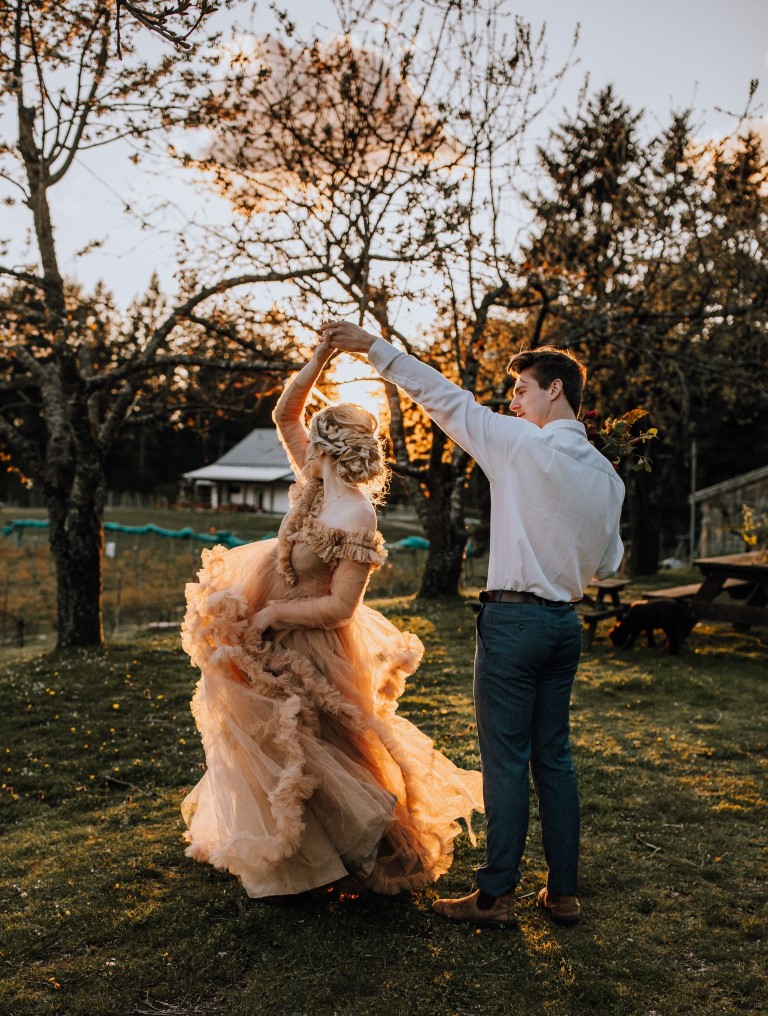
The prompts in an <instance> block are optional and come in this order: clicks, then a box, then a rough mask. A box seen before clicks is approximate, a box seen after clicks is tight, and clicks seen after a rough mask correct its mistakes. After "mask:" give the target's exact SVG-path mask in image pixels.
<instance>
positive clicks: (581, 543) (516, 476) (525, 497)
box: [368, 339, 624, 600]
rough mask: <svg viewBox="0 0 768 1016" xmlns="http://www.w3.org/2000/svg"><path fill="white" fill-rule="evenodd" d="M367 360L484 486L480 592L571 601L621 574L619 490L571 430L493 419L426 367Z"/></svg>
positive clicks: (393, 358)
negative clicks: (484, 584) (461, 454)
mask: <svg viewBox="0 0 768 1016" xmlns="http://www.w3.org/2000/svg"><path fill="white" fill-rule="evenodd" d="M368 359H369V360H370V362H371V364H373V366H374V367H375V368H376V370H377V371H378V372H379V373H380V374H381V375H382V377H384V378H386V379H387V380H388V381H392V382H394V383H395V384H396V385H397V386H398V387H399V388H402V389H403V391H405V392H406V393H407V394H408V395H409V396H410V397H411V398H412V399H413V400H414V402H418V404H419V405H420V406H422V407H423V408H424V409H425V410H426V412H427V413H429V415H430V416H431V417H432V418H433V419H434V420H435V422H436V423H437V424H438V425H439V426H440V427H441V428H442V429H443V430H444V431H445V433H446V434H447V435H448V436H449V437H450V438H452V439H453V440H454V441H455V442H456V443H457V444H458V445H460V446H461V447H462V448H463V449H464V450H465V451H467V452H468V453H469V454H470V455H471V456H472V457H473V458H474V459H475V461H476V462H477V464H478V465H479V466H480V468H481V469H482V470H483V472H484V473H485V475H486V476H487V477H488V480H489V482H490V485H491V546H490V555H489V564H488V588H489V589H511V590H517V591H519V592H528V593H535V594H536V595H537V596H543V597H545V598H546V599H548V600H578V599H580V598H581V595H582V592H583V590H584V587H585V586H586V585H587V584H588V582H589V581H590V579H591V578H592V576H593V575H598V576H599V577H605V576H606V575H609V574H610V573H611V572H613V571H615V570H616V569H617V568H618V567H619V565H620V564H621V557H622V552H623V547H622V543H621V538H620V536H619V520H620V515H621V505H622V502H623V500H624V484H623V483H622V481H621V478H620V477H619V476H618V474H617V473H616V470H615V469H614V468H613V466H612V464H611V463H610V462H609V461H608V460H607V459H606V458H605V456H604V455H601V454H600V452H599V451H597V449H596V448H594V447H593V445H591V444H590V443H589V441H588V440H587V435H586V431H585V429H584V425H583V424H581V423H579V422H578V421H577V420H554V421H553V422H552V423H548V424H547V425H546V426H545V427H537V426H536V425H535V424H533V423H530V422H529V421H528V420H520V419H517V417H512V416H500V415H499V414H498V413H495V412H493V410H491V409H489V408H488V407H487V406H481V405H479V404H478V403H477V402H476V401H475V399H474V397H473V396H472V395H471V393H470V392H466V391H464V390H463V389H461V388H459V387H458V386H457V385H455V384H453V383H452V382H451V381H448V380H447V379H446V378H444V377H443V376H442V374H439V373H438V372H437V371H436V370H433V369H432V367H429V366H427V365H426V364H424V363H421V361H419V360H417V359H416V358H415V357H413V356H408V355H407V354H406V353H401V352H399V351H398V350H396V349H395V348H394V346H392V345H390V344H389V343H388V342H386V341H385V340H384V339H377V340H376V341H375V342H374V343H373V345H372V346H371V348H370V351H369V353H368Z"/></svg>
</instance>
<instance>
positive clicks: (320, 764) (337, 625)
mask: <svg viewBox="0 0 768 1016" xmlns="http://www.w3.org/2000/svg"><path fill="white" fill-rule="evenodd" d="M322 489H323V488H322V482H321V481H319V480H310V481H309V482H307V483H306V484H305V485H304V486H303V488H298V494H294V501H293V507H292V509H291V510H290V511H289V513H288V514H287V515H286V517H285V519H284V520H283V524H282V525H281V527H280V532H279V535H278V537H277V539H273V540H264V541H261V542H259V543H253V544H249V545H248V546H244V547H238V548H236V549H234V550H225V549H224V548H223V547H215V548H214V549H213V550H210V551H203V567H202V569H201V571H200V572H199V573H198V577H199V582H197V583H190V584H189V585H188V586H187V604H188V607H187V614H186V617H185V620H184V625H183V628H182V641H183V645H184V648H185V650H186V651H187V653H189V656H190V659H191V662H192V663H193V664H194V665H195V666H197V667H199V668H200V670H201V672H202V677H201V679H200V681H199V683H198V686H197V689H196V691H195V695H194V698H193V701H192V711H193V713H194V716H195V719H196V721H197V725H198V728H199V730H200V733H201V735H202V740H203V746H204V748H205V756H206V763H207V771H206V773H205V775H204V776H203V778H202V779H201V780H200V782H199V783H198V784H197V786H196V787H195V788H194V789H193V790H192V791H191V793H190V794H189V795H188V796H187V797H186V799H185V800H184V802H183V805H182V814H183V816H184V820H185V822H186V824H187V831H186V833H185V837H186V839H187V841H188V843H189V845H188V847H187V849H186V853H187V855H188V856H190V857H194V858H196V859H197V860H199V861H206V862H208V863H209V864H212V865H214V866H215V867H217V868H220V869H226V870H227V871H230V872H232V874H234V875H237V876H238V877H239V879H240V880H241V882H242V884H243V886H244V887H245V890H246V892H247V893H248V894H249V896H254V897H261V896H274V895H284V894H294V893H300V892H303V891H305V890H309V889H313V888H316V887H319V886H324V885H328V884H330V883H333V882H334V881H339V880H340V879H342V878H344V877H345V876H346V875H349V874H352V875H354V876H356V877H357V878H358V879H360V880H362V881H364V883H365V884H366V885H367V886H368V887H369V888H371V889H373V890H374V891H376V892H380V893H397V892H399V891H400V890H401V889H410V888H413V887H416V886H419V885H423V884H425V883H428V882H432V881H434V880H435V879H437V878H438V877H439V876H440V875H442V874H443V873H444V872H446V871H447V870H448V868H449V867H450V865H451V860H452V856H453V841H454V838H455V837H456V835H457V834H458V833H459V832H460V831H461V826H460V825H459V824H458V822H457V819H463V820H464V821H465V822H466V823H467V826H468V828H469V832H470V836H471V835H472V830H471V826H470V818H471V814H472V811H473V809H477V810H482V784H481V776H480V773H479V772H475V771H466V770H462V769H459V768H457V767H456V766H454V765H453V763H452V762H450V761H449V760H448V759H447V758H446V757H445V756H444V755H442V754H441V753H440V752H439V751H436V750H435V748H434V747H433V745H432V742H431V741H430V739H429V738H428V737H427V736H426V735H425V734H423V733H422V732H421V731H420V730H419V729H418V728H417V727H415V726H414V725H413V724H412V723H409V722H408V721H407V720H405V719H403V718H402V717H400V716H397V714H396V710H397V700H398V697H399V696H400V695H401V694H402V692H403V688H404V685H405V681H406V678H407V677H408V676H409V675H410V674H412V673H413V671H414V670H415V669H416V667H417V665H418V663H419V660H420V659H421V656H422V653H423V646H422V644H421V642H420V641H419V639H418V638H416V636H415V635H412V634H410V633H402V632H400V631H398V630H397V629H396V628H395V627H394V625H392V624H391V623H390V622H389V621H387V620H386V618H384V617H383V616H382V615H381V614H379V613H378V612H377V611H374V610H371V609H370V608H369V607H366V606H364V605H363V603H362V602H361V601H362V596H363V593H364V590H365V585H366V583H367V580H368V576H369V574H370V571H371V569H372V568H375V567H380V566H381V564H382V563H383V562H384V560H385V557H386V551H385V550H384V548H383V540H382V537H381V534H380V533H379V532H358V533H349V532H346V531H344V530H341V529H333V528H329V527H327V526H326V525H324V524H322V523H321V522H319V521H317V519H316V516H317V514H318V512H319V510H320V507H321V505H322V496H323V495H322ZM268 600H271V601H275V600H278V601H280V603H279V608H278V609H279V620H278V622H276V625H275V628H274V630H273V629H269V630H268V631H267V632H266V633H264V635H263V636H262V635H261V634H260V633H259V632H258V631H255V630H254V629H253V628H252V627H251V626H250V623H249V618H250V617H252V615H253V614H254V613H255V612H256V611H257V610H258V609H259V608H260V607H262V606H264V605H265V604H266V602H267V601H268ZM283 626H284V627H283Z"/></svg>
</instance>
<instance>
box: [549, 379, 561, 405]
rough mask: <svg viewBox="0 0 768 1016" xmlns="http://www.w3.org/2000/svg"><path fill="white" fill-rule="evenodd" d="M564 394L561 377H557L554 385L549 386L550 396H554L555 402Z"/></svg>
mask: <svg viewBox="0 0 768 1016" xmlns="http://www.w3.org/2000/svg"><path fill="white" fill-rule="evenodd" d="M562 393H563V382H562V380H561V379H560V378H559V377H556V378H555V380H554V381H553V382H552V384H551V385H550V386H549V394H550V395H551V396H552V400H553V401H554V400H555V399H556V398H557V397H558V395H562Z"/></svg>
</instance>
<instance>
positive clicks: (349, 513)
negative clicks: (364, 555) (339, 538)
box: [333, 494, 376, 533]
mask: <svg viewBox="0 0 768 1016" xmlns="http://www.w3.org/2000/svg"><path fill="white" fill-rule="evenodd" d="M333 525H334V526H335V527H336V528H337V529H345V530H347V532H350V533H357V532H359V531H360V530H361V529H362V530H365V531H366V532H371V531H373V530H374V529H376V510H375V508H374V507H373V505H372V504H371V502H370V501H369V500H368V498H367V497H366V496H365V495H364V494H361V495H360V496H359V497H355V498H349V500H348V501H346V502H343V503H341V504H339V507H338V512H337V514H336V517H335V518H334V520H333Z"/></svg>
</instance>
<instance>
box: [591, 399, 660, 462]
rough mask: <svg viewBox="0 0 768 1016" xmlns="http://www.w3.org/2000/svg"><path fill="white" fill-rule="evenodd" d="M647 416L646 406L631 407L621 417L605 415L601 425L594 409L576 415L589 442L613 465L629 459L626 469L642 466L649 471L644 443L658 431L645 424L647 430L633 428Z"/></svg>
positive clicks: (656, 434)
mask: <svg viewBox="0 0 768 1016" xmlns="http://www.w3.org/2000/svg"><path fill="white" fill-rule="evenodd" d="M647 415H648V410H647V409H630V410H629V412H627V413H624V414H623V415H622V416H618V417H615V418H614V417H608V418H607V419H606V420H605V421H603V423H602V424H601V423H600V420H599V415H598V413H597V410H595V409H591V410H590V411H589V412H588V413H583V414H582V415H581V416H579V420H580V421H581V422H582V423H583V424H584V426H585V427H586V430H587V437H588V438H589V440H590V441H591V442H592V444H593V445H594V446H595V447H596V448H597V449H598V450H599V451H601V452H602V453H603V455H605V457H606V458H607V459H610V460H611V462H612V463H613V464H614V466H618V464H619V462H621V460H622V459H629V460H630V465H629V468H630V469H631V470H632V471H633V472H638V471H639V470H641V469H642V470H644V471H645V472H646V473H650V471H651V458H650V456H649V455H648V453H647V451H646V449H645V447H644V446H645V445H647V444H648V443H649V442H650V441H653V439H654V438H655V437H658V434H659V432H658V429H657V428H656V427H648V429H647V430H637V429H636V427H635V425H636V424H637V423H638V422H639V421H640V420H642V419H643V418H644V417H646V416H647Z"/></svg>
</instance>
